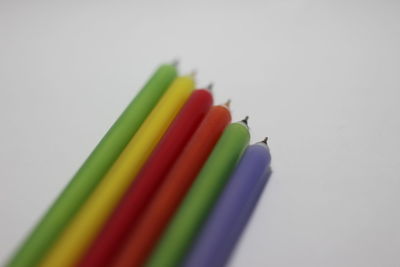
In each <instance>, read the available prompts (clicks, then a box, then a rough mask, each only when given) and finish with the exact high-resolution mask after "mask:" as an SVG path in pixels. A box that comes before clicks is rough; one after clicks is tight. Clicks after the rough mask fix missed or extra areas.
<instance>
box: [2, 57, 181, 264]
mask: <svg viewBox="0 0 400 267" xmlns="http://www.w3.org/2000/svg"><path fill="white" fill-rule="evenodd" d="M176 76H177V70H176V67H175V66H173V65H169V64H168V65H162V66H160V67H159V68H158V69H157V70H156V72H155V73H154V74H153V76H152V77H151V78H150V80H149V81H148V82H147V84H146V85H145V86H144V87H143V88H142V90H141V91H140V92H139V93H138V95H137V96H136V97H135V98H134V99H133V101H132V102H131V103H130V104H129V105H128V107H127V108H126V109H125V111H124V112H123V113H122V114H121V116H120V117H119V118H118V120H117V121H116V122H115V123H114V125H113V126H112V127H111V128H110V130H109V131H108V132H107V134H106V135H105V136H104V137H103V139H102V140H101V141H100V143H99V144H98V145H97V146H96V148H95V149H94V151H93V152H92V153H91V154H90V156H89V157H88V158H87V160H86V161H85V162H84V164H83V165H82V166H81V168H80V169H79V171H78V172H77V173H76V174H75V176H74V177H73V178H72V180H71V181H70V183H69V184H68V186H67V187H66V188H65V189H64V190H63V192H62V193H61V194H60V195H59V197H58V198H57V200H56V201H55V202H54V203H53V205H52V206H51V207H50V209H49V210H48V211H47V213H46V214H45V215H44V216H43V218H42V219H41V220H40V221H39V223H38V224H37V225H36V227H35V228H34V229H33V231H32V232H31V233H30V235H29V236H28V238H27V239H26V240H25V242H24V243H23V244H22V246H21V247H20V248H19V249H18V251H17V252H16V253H15V255H14V256H13V258H12V259H11V260H10V262H9V263H8V266H9V267H17V266H18V267H19V266H21V267H22V266H34V265H36V264H37V263H38V262H39V261H40V260H41V259H42V257H43V256H44V254H45V253H46V251H47V250H48V249H49V248H50V246H51V245H52V244H53V243H54V241H55V240H56V239H57V237H58V236H59V234H60V233H61V232H62V230H63V229H64V228H65V226H66V225H67V223H68V222H69V221H70V220H71V219H72V217H73V216H74V214H75V213H76V212H77V211H78V209H79V208H80V206H81V205H82V203H83V202H84V201H85V200H86V199H87V197H88V196H89V195H90V193H91V192H92V191H93V189H94V188H95V187H96V185H97V184H98V183H99V182H100V181H101V179H102V177H103V176H104V175H105V173H106V172H107V171H108V169H109V168H110V167H111V165H112V164H113V163H114V161H115V160H116V159H117V157H118V156H119V155H120V153H121V152H122V150H123V149H124V148H125V146H126V145H127V144H128V142H129V141H130V140H131V139H132V137H133V136H134V135H135V133H136V131H137V130H138V129H139V127H140V126H141V125H142V123H143V121H144V120H145V119H146V117H147V115H148V114H149V113H150V112H151V111H152V109H153V107H154V106H155V105H156V104H157V102H158V100H159V99H160V98H161V96H162V95H163V94H164V92H165V91H166V89H167V88H168V86H169V85H170V84H171V83H172V81H173V80H174V79H175V77H176Z"/></svg>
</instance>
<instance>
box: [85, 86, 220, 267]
mask: <svg viewBox="0 0 400 267" xmlns="http://www.w3.org/2000/svg"><path fill="white" fill-rule="evenodd" d="M212 101H213V100H212V95H211V93H210V91H209V90H195V91H194V92H193V94H192V95H191V97H190V98H189V100H188V101H187V103H186V104H185V106H184V107H183V108H182V110H181V111H180V113H179V114H178V116H177V117H176V119H175V120H174V122H173V123H172V124H171V126H170V128H169V129H168V131H167V133H166V134H165V136H164V137H163V139H162V140H161V141H160V143H159V145H158V146H157V148H156V149H155V150H154V152H153V154H152V155H151V157H150V158H149V160H148V161H147V163H146V164H145V166H144V167H143V169H142V170H141V171H140V173H139V174H138V176H137V177H136V179H135V182H134V183H133V184H132V185H131V187H130V189H129V190H128V192H127V194H126V196H125V197H124V198H123V199H122V201H121V203H120V204H119V205H118V207H117V209H116V210H115V212H114V213H113V215H112V216H111V217H110V219H109V220H108V222H107V224H106V225H105V227H104V228H103V230H102V231H101V233H100V235H99V236H98V237H97V238H96V240H95V242H94V243H93V245H92V246H91V248H90V249H89V251H88V253H87V255H86V256H85V257H84V259H83V260H82V261H81V264H80V266H88V267H91V266H97V267H99V266H108V265H109V261H110V259H111V258H112V256H113V255H114V253H115V252H116V251H117V250H118V248H119V247H120V245H121V244H122V242H123V240H124V237H125V236H126V235H127V233H128V232H129V231H130V229H133V228H134V227H135V224H136V222H137V221H138V219H139V218H140V216H141V214H142V212H143V211H144V210H145V208H146V206H147V204H148V203H150V200H151V198H152V197H153V195H154V193H155V192H156V190H157V188H158V186H159V185H160V184H161V182H162V181H163V178H164V177H165V175H166V173H167V172H168V170H169V169H170V167H171V166H172V164H173V162H174V161H175V160H176V158H177V157H178V156H179V154H180V153H181V152H182V150H183V148H184V146H185V144H186V143H187V142H188V141H189V139H190V137H191V136H192V135H193V133H194V132H195V130H196V129H197V127H198V126H199V124H200V123H201V121H202V119H203V118H204V116H205V115H206V113H207V111H208V110H209V109H210V107H211V105H212Z"/></svg>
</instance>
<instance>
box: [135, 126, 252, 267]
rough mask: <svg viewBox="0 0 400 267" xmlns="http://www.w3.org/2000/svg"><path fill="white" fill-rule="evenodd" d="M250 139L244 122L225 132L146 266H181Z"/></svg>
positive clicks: (228, 128) (230, 127)
mask: <svg viewBox="0 0 400 267" xmlns="http://www.w3.org/2000/svg"><path fill="white" fill-rule="evenodd" d="M249 139H250V135H249V131H248V128H247V125H246V124H245V123H243V122H236V123H232V124H230V125H229V126H228V127H227V128H226V129H225V131H224V133H223V135H222V136H221V138H220V140H219V141H218V143H217V145H216V146H215V148H214V150H213V151H212V153H211V155H210V157H209V158H208V160H207V162H206V163H205V165H204V166H203V168H202V170H201V171H200V173H199V175H198V176H197V178H196V180H195V182H194V183H193V185H192V187H191V188H190V190H189V192H188V194H187V195H186V197H185V199H184V200H183V202H182V204H181V206H180V207H179V209H178V211H177V213H176V214H175V216H174V218H173V219H172V221H171V223H170V224H169V226H168V228H167V230H166V231H165V233H164V235H163V236H162V237H161V239H160V241H159V243H158V245H157V246H156V248H155V250H154V252H153V254H152V255H151V256H150V258H149V261H148V262H147V265H146V266H149V267H160V266H162V267H176V266H179V264H180V263H181V261H182V260H183V258H184V256H185V254H186V253H187V251H188V249H189V248H190V245H191V243H192V241H193V239H194V238H195V237H196V235H197V233H198V231H199V229H200V227H201V226H202V224H203V222H204V221H205V219H206V218H207V215H208V214H209V212H210V210H211V209H212V207H213V205H214V203H215V202H216V200H217V199H218V196H219V194H220V192H221V191H222V189H223V188H224V186H225V184H226V183H227V181H228V179H229V176H230V174H231V172H232V171H233V169H234V167H235V166H236V163H237V162H238V160H239V158H240V156H241V155H242V152H243V151H244V149H245V148H246V146H247V145H248V143H249ZM133 253H134V252H133Z"/></svg>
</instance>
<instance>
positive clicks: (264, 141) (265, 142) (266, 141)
mask: <svg viewBox="0 0 400 267" xmlns="http://www.w3.org/2000/svg"><path fill="white" fill-rule="evenodd" d="M261 143H264V144H266V145H268V136H267V137H265V138H264V140H262V141H261Z"/></svg>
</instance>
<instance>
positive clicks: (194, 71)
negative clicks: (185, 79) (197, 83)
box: [189, 70, 197, 78]
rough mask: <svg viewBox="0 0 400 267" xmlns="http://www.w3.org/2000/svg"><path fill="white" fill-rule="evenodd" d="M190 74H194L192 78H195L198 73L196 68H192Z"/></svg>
mask: <svg viewBox="0 0 400 267" xmlns="http://www.w3.org/2000/svg"><path fill="white" fill-rule="evenodd" d="M189 75H190V76H192V78H195V77H196V75H197V71H196V70H192V71H191V72H190V74H189Z"/></svg>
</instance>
